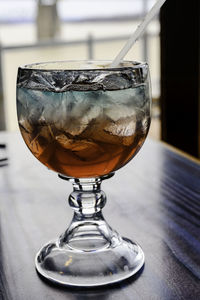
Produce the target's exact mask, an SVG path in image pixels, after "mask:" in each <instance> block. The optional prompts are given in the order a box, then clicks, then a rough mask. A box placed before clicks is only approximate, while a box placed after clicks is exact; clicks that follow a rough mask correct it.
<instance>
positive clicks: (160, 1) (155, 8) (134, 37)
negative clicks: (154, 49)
mask: <svg viewBox="0 0 200 300" xmlns="http://www.w3.org/2000/svg"><path fill="white" fill-rule="evenodd" d="M165 1H166V0H158V1H157V2H156V3H155V4H154V6H153V7H152V9H151V10H150V11H149V13H148V14H147V15H146V17H145V18H144V20H143V21H142V23H141V24H140V25H139V26H138V27H137V29H136V31H135V32H134V33H133V34H132V35H131V36H130V38H129V40H128V41H127V43H126V44H125V45H124V47H123V48H122V50H121V51H120V52H119V54H118V55H117V56H116V58H115V59H114V60H113V62H112V63H111V65H110V67H112V68H115V67H117V66H118V65H119V63H120V61H121V60H123V58H124V56H125V55H126V54H127V53H128V51H129V50H130V49H131V47H132V46H133V44H134V43H135V42H136V41H137V40H138V38H139V37H140V36H141V35H142V33H143V31H144V30H145V28H146V27H147V25H148V24H149V22H150V21H151V20H152V19H153V18H154V16H155V15H156V14H157V13H158V11H159V9H160V8H161V6H162V5H163V4H164V3H165Z"/></svg>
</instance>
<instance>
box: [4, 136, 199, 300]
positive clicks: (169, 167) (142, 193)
mask: <svg viewBox="0 0 200 300" xmlns="http://www.w3.org/2000/svg"><path fill="white" fill-rule="evenodd" d="M2 142H5V143H6V144H7V148H6V149H5V150H4V149H2V150H1V152H0V155H1V156H2V155H3V154H4V155H6V156H8V158H9V164H8V166H4V167H1V168H0V229H1V240H0V241H1V243H0V270H1V272H0V292H1V294H0V299H6V300H7V299H8V300H13V299H15V300H40V299H41V300H43V299H56V300H59V299H70V300H71V299H73V300H75V299H76V300H80V299H81V300H86V299H90V300H91V299H94V300H111V299H112V300H114V299H118V300H122V299H123V300H126V299H130V300H137V299H139V300H141V299H145V300H154V299H159V300H160V299H176V300H178V299H191V300H196V299H200V280H199V279H200V165H199V164H198V163H196V162H194V161H192V160H190V159H188V158H186V157H184V156H182V155H180V154H178V153H177V152H175V151H173V150H171V148H169V147H167V146H166V145H164V144H162V143H159V142H155V141H151V140H147V141H146V142H145V145H144V146H143V148H142V150H141V151H140V153H139V154H138V155H137V157H136V158H135V159H133V160H132V161H131V162H130V163H129V164H128V165H127V166H126V167H124V168H122V169H121V170H119V171H118V172H116V174H115V176H114V177H113V178H111V179H109V180H107V181H104V182H103V184H102V186H103V190H104V191H105V192H106V194H107V197H108V202H107V204H106V206H105V208H104V210H103V212H104V216H105V217H106V219H107V221H108V222H109V224H110V225H111V226H112V227H114V228H115V229H117V230H118V232H120V233H121V234H122V235H123V236H126V237H129V238H131V239H135V240H136V241H138V242H139V244H141V245H142V248H143V250H144V252H145V255H146V262H145V266H144V268H143V269H142V271H140V272H139V274H137V275H136V276H133V277H132V278H130V279H128V280H126V281H124V282H122V283H120V284H116V285H113V286H110V287H102V288H95V289H94V288H93V289H82V288H81V289H80V288H76V289H72V288H61V287H57V286H53V285H52V284H49V283H47V282H45V281H44V280H42V279H41V278H40V277H39V276H38V275H37V273H36V271H35V268H34V257H35V254H36V252H37V251H38V249H39V248H40V247H41V246H42V245H43V244H44V243H45V242H47V241H48V240H50V239H52V238H54V237H56V236H58V235H59V234H60V233H62V232H63V231H64V230H65V228H66V226H67V225H68V223H69V222H70V220H71V217H72V210H71V209H70V208H69V206H68V203H67V201H66V200H67V198H68V194H69V193H70V192H71V190H72V186H71V184H70V183H69V182H66V181H64V180H61V179H59V178H58V177H57V174H54V173H53V172H51V171H49V170H47V169H46V168H45V167H44V166H43V165H42V164H41V163H39V162H38V161H37V160H36V159H35V158H34V157H33V156H32V154H31V153H30V152H29V151H28V150H27V148H26V146H25V144H24V142H23V141H22V138H21V137H20V136H19V135H18V134H8V133H1V134H0V143H2Z"/></svg>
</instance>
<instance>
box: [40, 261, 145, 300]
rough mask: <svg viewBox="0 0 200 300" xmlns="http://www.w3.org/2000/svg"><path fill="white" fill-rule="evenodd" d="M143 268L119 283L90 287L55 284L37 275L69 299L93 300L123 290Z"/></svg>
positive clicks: (104, 298) (107, 296)
mask: <svg viewBox="0 0 200 300" xmlns="http://www.w3.org/2000/svg"><path fill="white" fill-rule="evenodd" d="M143 270H144V266H143V267H142V268H141V269H140V271H139V272H137V274H135V275H133V276H132V277H130V278H128V279H126V280H123V281H122V282H119V283H114V284H111V285H109V286H102V287H92V288H88V287H86V288H82V287H70V286H69V287H63V286H62V285H60V286H59V285H56V284H53V283H51V282H49V281H48V280H47V279H45V278H43V277H42V276H41V275H40V274H38V276H39V277H40V279H41V280H42V281H43V282H44V283H45V284H46V285H48V286H50V287H51V288H53V289H55V290H57V291H58V290H59V291H62V292H63V293H65V294H66V295H68V296H71V297H70V299H74V300H87V299H95V300H106V299H108V298H109V297H110V294H111V293H112V295H113V294H114V293H115V292H116V293H117V292H119V291H120V290H125V289H126V288H128V287H129V286H131V285H132V284H133V283H134V282H135V281H136V280H137V279H138V278H139V277H140V276H141V274H142V272H143Z"/></svg>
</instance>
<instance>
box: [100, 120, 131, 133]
mask: <svg viewBox="0 0 200 300" xmlns="http://www.w3.org/2000/svg"><path fill="white" fill-rule="evenodd" d="M104 130H105V131H106V132H109V134H112V135H117V136H122V137H127V136H132V135H133V134H134V133H135V130H136V118H135V117H134V118H133V117H129V118H121V119H119V120H118V121H116V122H111V123H109V124H108V125H107V126H106V127H105V128H104Z"/></svg>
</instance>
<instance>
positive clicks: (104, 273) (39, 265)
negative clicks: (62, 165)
mask: <svg viewBox="0 0 200 300" xmlns="http://www.w3.org/2000/svg"><path fill="white" fill-rule="evenodd" d="M112 175H113V174H109V175H106V176H104V177H101V178H88V179H87V178H84V179H80V178H79V179H77V178H76V179H73V178H67V177H64V176H60V177H61V178H62V179H65V180H69V181H70V182H72V184H73V188H74V189H73V192H72V193H71V194H70V196H69V204H70V206H71V207H72V208H73V209H74V216H73V219H72V221H71V224H70V225H69V228H68V229H67V230H66V231H65V232H64V233H63V234H62V235H61V236H60V237H59V238H58V239H57V240H55V241H52V242H49V243H48V244H47V245H45V246H44V247H43V248H42V249H41V250H40V251H39V253H38V254H37V256H36V259H35V265H36V269H37V271H38V272H39V273H40V274H41V275H42V276H44V277H45V278H46V279H48V280H50V281H52V282H54V283H58V284H61V285H66V286H79V287H80V286H82V287H92V286H101V285H108V284H112V283H116V282H119V281H121V280H123V279H126V278H128V277H130V276H132V275H133V274H135V273H136V272H137V271H139V269H140V268H141V267H142V266H143V264H144V253H143V251H142V249H141V248H140V246H139V245H138V244H136V243H134V242H132V241H130V240H128V239H126V238H122V237H121V236H120V235H119V234H118V233H117V232H116V231H115V230H113V229H112V228H111V227H110V226H109V225H108V223H107V222H106V221H105V220H104V217H103V215H102V211H101V210H102V208H103V207H104V205H105V203H106V196H105V193H104V192H103V191H102V190H101V188H100V185H101V181H102V179H107V178H109V177H111V176H112Z"/></svg>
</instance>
